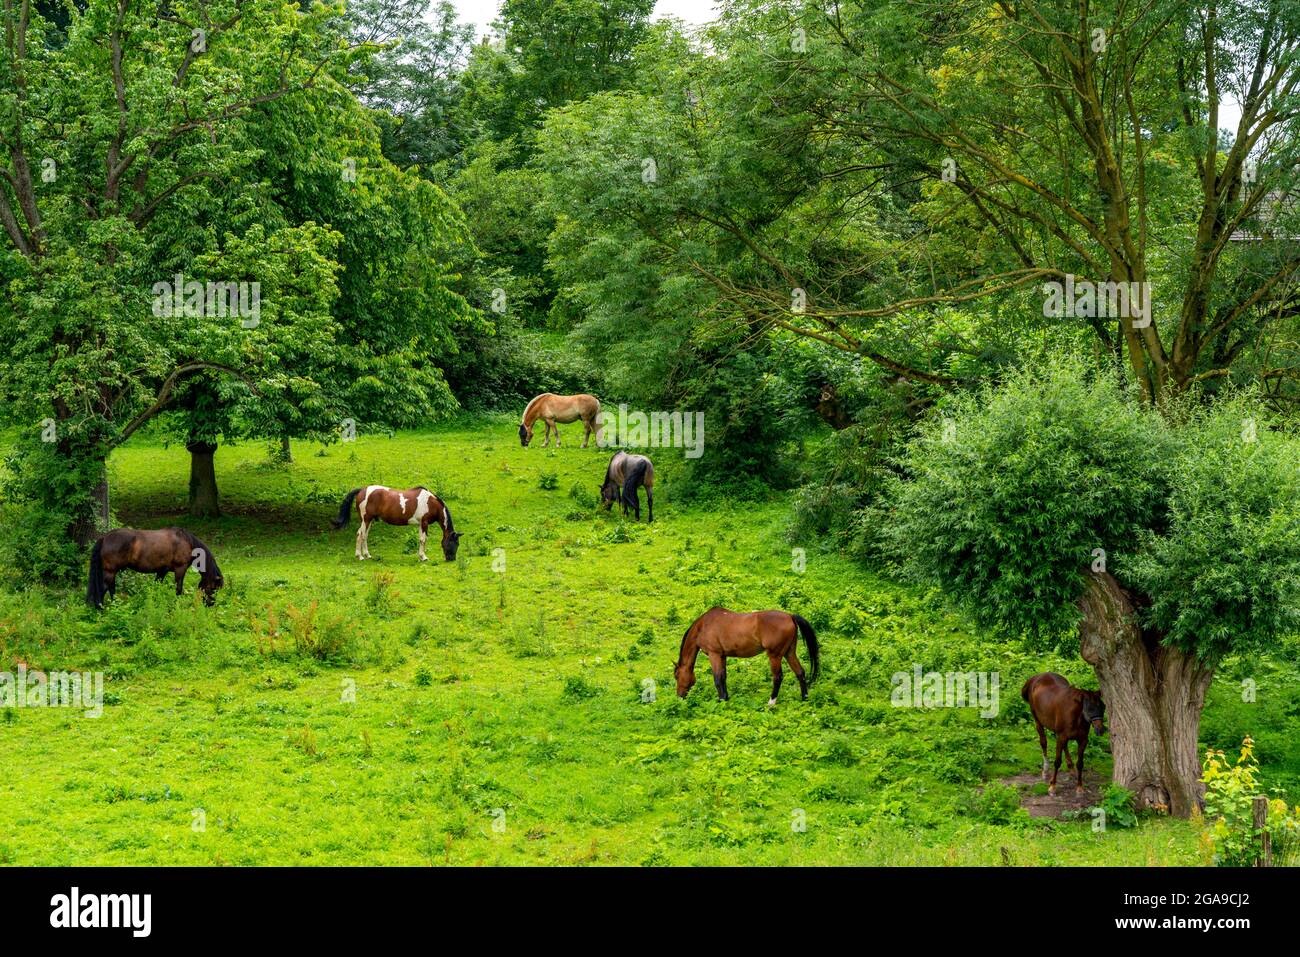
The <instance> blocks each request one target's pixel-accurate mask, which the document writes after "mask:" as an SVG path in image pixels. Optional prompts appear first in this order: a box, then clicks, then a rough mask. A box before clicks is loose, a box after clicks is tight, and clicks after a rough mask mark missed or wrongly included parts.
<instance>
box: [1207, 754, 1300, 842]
mask: <svg viewBox="0 0 1300 957" xmlns="http://www.w3.org/2000/svg"><path fill="white" fill-rule="evenodd" d="M1204 768H1205V770H1204V773H1203V774H1202V776H1201V780H1202V781H1203V782H1204V783H1205V818H1204V830H1203V831H1202V835H1201V838H1202V841H1203V843H1205V844H1206V845H1208V847H1209V848H1210V850H1211V852H1212V854H1213V857H1214V863H1215V864H1217V865H1218V866H1220V867H1252V866H1255V865H1256V864H1257V863H1258V862H1259V859H1260V855H1261V854H1262V853H1263V842H1262V840H1261V837H1260V832H1259V831H1257V830H1256V829H1255V817H1254V801H1255V798H1256V797H1257V796H1259V794H1260V792H1261V790H1262V786H1261V784H1260V782H1259V762H1258V761H1256V759H1255V743H1254V741H1252V740H1251V739H1250V737H1247V738H1246V739H1245V740H1244V741H1242V743H1241V752H1240V753H1239V754H1238V756H1237V760H1236V761H1235V762H1233V763H1231V764H1229V763H1228V759H1227V757H1226V756H1225V755H1224V753H1223V752H1222V751H1216V750H1214V749H1213V748H1211V749H1209V750H1207V751H1206V752H1205V765H1204ZM1265 827H1266V829H1267V830H1268V832H1269V836H1270V839H1271V841H1272V844H1273V849H1274V853H1275V855H1276V859H1277V860H1282V859H1285V858H1287V857H1289V856H1291V855H1292V854H1293V853H1294V852H1295V850H1296V848H1297V846H1300V807H1296V808H1294V809H1288V807H1287V804H1286V802H1285V801H1283V800H1281V799H1277V798H1275V799H1274V800H1272V801H1270V802H1269V806H1268V814H1267V816H1266V818H1265Z"/></svg>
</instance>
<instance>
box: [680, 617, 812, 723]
mask: <svg viewBox="0 0 1300 957" xmlns="http://www.w3.org/2000/svg"><path fill="white" fill-rule="evenodd" d="M799 635H803V642H804V645H805V646H807V648H808V659H809V661H811V662H812V672H811V674H810V675H809V676H807V677H805V675H804V670H803V665H801V664H799V656H798V655H797V654H796V653H795V645H796V643H797V641H798V637H799ZM701 650H703V652H704V653H705V654H706V655H708V656H709V665H710V666H711V667H712V668H713V684H714V687H716V688H717V689H718V700H719V701H726V700H728V697H729V696H728V694H727V659H728V658H752V657H754V655H756V654H758V653H759V652H760V651H766V652H767V660H768V662H769V663H770V664H771V666H772V697H771V698H769V699H768V702H767V703H768V706H769V707H770V706H772V705H774V704H776V696H777V693H778V692H779V691H780V690H781V659H782V658H784V659H785V660H786V661H787V662H789V664H790V670H791V671H793V672H794V675H795V677H796V678H798V679H799V694H800V696H801V697H802V698H803V700H804V701H807V700H808V686H809V685H810V684H812V683H813V682H814V681H816V680H817V675H818V674H820V672H821V646H820V645H818V643H817V636H816V635H815V634H814V633H813V630H812V625H810V624H808V622H807V621H805V620H804V619H803V618H801V617H799V616H798V615H794V614H791V613H790V612H786V611H776V610H770V611H751V612H735V611H730V610H728V609H726V608H719V607H718V606H716V605H715V606H714V607H713V608H710V609H709V610H708V611H706V612H705V613H704V614H702V615H700V617H699V618H696V619H695V621H693V622H691V627H689V628H687V629H686V634H685V635H683V636H682V650H681V651H680V652H679V653H678V655H677V661H676V662H675V663H674V664H673V676H674V677H675V678H676V679H677V696H678V697H679V698H685V697H686V694H687V692H689V691H690V690H691V686H692V685H693V684H695V660H696V658H697V657H698V656H699V653H700V651H701Z"/></svg>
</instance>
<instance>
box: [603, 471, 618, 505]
mask: <svg viewBox="0 0 1300 957" xmlns="http://www.w3.org/2000/svg"><path fill="white" fill-rule="evenodd" d="M617 499H618V483H617V482H615V481H614V480H613V479H612V478H607V479H605V484H604V485H602V486H601V487H600V504H601V507H602V508H604V509H605V510H606V511H609V507H610V506H611V505H613V504H614V502H615V501H616V500H617Z"/></svg>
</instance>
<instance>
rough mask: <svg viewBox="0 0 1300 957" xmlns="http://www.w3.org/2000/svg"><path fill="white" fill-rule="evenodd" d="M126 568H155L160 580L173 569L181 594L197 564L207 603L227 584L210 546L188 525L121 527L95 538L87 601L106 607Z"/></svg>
mask: <svg viewBox="0 0 1300 957" xmlns="http://www.w3.org/2000/svg"><path fill="white" fill-rule="evenodd" d="M124 568H127V569H130V570H131V571H134V572H154V573H155V574H156V575H157V576H158V580H159V581H162V580H163V578H164V577H166V575H167V573H168V572H171V573H172V574H173V575H174V576H175V577H176V594H178V595H179V594H181V592H182V591H183V586H184V583H185V573H186V572H187V571H189V570H190V569H191V568H193V569H194V570H195V571H196V572H198V573H199V591H201V592H203V602H204V604H207V605H211V604H212V603H213V601H214V597H213V596H214V594H215V592H216V591H217V589H218V588H221V587H223V586H224V585H225V584H226V579H225V576H223V575H222V574H221V569H220V568H218V567H217V560H216V558H214V557H213V555H212V552H211V551H210V550H209V549H208V546H206V545H204V544H203V543H202V542H201V541H199V540H198V539H197V538H195V537H194V536H193V535H191V534H190V533H189V532H187V531H185V529H183V528H159V529H135V528H117V529H114V530H113V531H111V532H109V533H108V534H107V535H105V536H104V537H103V538H101V539H100V540H99V541H97V542H95V547H94V548H92V549H91V551H90V581H89V583H88V584H87V586H86V603H87V604H89V605H90V606H91V607H92V608H103V607H104V596H105V595H110V596H111V595H116V594H117V573H118V572H120V571H121V570H122V569H124Z"/></svg>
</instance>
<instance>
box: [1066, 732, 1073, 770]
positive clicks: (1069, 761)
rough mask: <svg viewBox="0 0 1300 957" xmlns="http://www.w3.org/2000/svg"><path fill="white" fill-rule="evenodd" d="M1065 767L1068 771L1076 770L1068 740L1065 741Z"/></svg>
mask: <svg viewBox="0 0 1300 957" xmlns="http://www.w3.org/2000/svg"><path fill="white" fill-rule="evenodd" d="M1065 769H1066V770H1067V771H1073V770H1074V758H1072V757H1070V742H1069V741H1068V740H1067V741H1066V742H1065Z"/></svg>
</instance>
